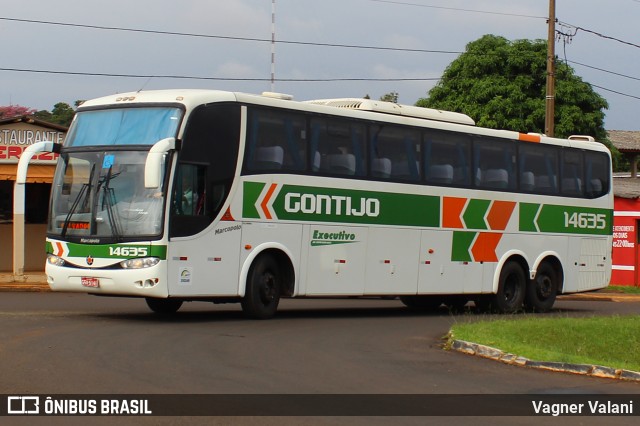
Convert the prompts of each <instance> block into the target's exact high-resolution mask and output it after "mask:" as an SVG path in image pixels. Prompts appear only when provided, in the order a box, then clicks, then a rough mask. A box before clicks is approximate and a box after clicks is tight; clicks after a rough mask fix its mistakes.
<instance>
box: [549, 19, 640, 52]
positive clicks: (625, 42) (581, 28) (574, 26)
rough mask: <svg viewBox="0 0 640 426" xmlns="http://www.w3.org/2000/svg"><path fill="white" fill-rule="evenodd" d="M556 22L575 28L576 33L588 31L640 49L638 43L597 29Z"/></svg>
mask: <svg viewBox="0 0 640 426" xmlns="http://www.w3.org/2000/svg"><path fill="white" fill-rule="evenodd" d="M558 23H559V24H561V25H565V26H567V27H572V28H575V29H576V33H577V31H584V32H585V33H590V34H593V35H596V36H598V37H601V38H604V39H607V40H613V41H617V42H618V43H622V44H626V45H628V46H631V47H637V48H639V49H640V44H636V43H632V42H630V41H625V40H622V39H619V38H616V37H611V36H608V35H605V34H602V33H599V32H597V31H593V30H590V29H587V28H584V27H579V26H577V25H573V24H569V23H567V22H560V21H559V22H558Z"/></svg>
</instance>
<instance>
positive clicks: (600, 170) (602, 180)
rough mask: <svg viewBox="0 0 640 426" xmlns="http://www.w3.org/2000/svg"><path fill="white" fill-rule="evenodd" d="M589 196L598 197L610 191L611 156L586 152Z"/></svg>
mask: <svg viewBox="0 0 640 426" xmlns="http://www.w3.org/2000/svg"><path fill="white" fill-rule="evenodd" d="M584 157H585V163H586V164H585V169H586V170H585V171H586V190H587V197H589V198H598V197H601V196H603V195H605V194H608V193H609V186H610V182H609V156H607V155H606V154H603V153H600V152H585V156H584Z"/></svg>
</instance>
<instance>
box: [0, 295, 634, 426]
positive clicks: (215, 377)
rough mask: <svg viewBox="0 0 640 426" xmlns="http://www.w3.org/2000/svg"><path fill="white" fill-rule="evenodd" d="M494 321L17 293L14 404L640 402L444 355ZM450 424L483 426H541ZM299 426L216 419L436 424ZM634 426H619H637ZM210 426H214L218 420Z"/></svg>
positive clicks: (9, 322) (605, 382)
mask: <svg viewBox="0 0 640 426" xmlns="http://www.w3.org/2000/svg"><path fill="white" fill-rule="evenodd" d="M639 311H640V303H639V302H633V303H616V302H601V301H598V302H591V301H559V302H558V303H557V304H556V309H555V310H554V311H553V312H552V313H550V314H547V315H563V316H565V315H572V316H573V315H576V316H580V315H586V316H591V315H612V314H620V315H624V314H637V313H638V312H639ZM484 318H486V316H484V315H480V314H475V313H468V312H467V313H462V314H456V315H453V314H451V313H449V312H447V311H446V310H442V311H439V312H436V313H419V312H415V311H410V310H407V309H405V308H404V307H403V305H402V304H401V303H400V302H399V301H397V300H378V299H365V300H355V299H339V300H284V301H283V302H282V303H281V307H280V310H279V312H278V315H277V317H276V318H274V319H272V320H268V321H252V320H246V319H244V317H243V316H242V314H241V311H240V307H239V305H213V304H208V303H201V302H193V303H188V304H185V305H184V306H183V308H182V309H181V310H180V313H179V314H178V315H177V316H176V317H173V318H170V319H168V318H162V317H158V316H157V315H155V314H152V313H151V312H150V311H149V310H148V309H147V307H146V305H145V303H144V301H142V300H137V299H126V298H101V297H93V296H88V295H80V294H64V293H10V292H6V293H0V373H1V375H2V378H1V380H0V394H11V395H15V394H18V395H20V394H87V395H90V394H158V393H163V394H212V393H213V394H254V393H260V394H262V393H264V394H281V393H283V394H345V393H347V394H389V393H391V394H461V393H463V394H505V395H509V394H523V393H526V394H529V393H530V394H585V393H588V394H624V393H633V394H636V393H640V384H639V383H633V382H623V381H617V380H610V379H597V378H592V377H585V376H577V375H570V374H563V373H554V372H548V371H540V370H533V369H526V368H521V367H515V366H509V365H505V364H501V363H497V362H495V361H491V360H486V359H481V358H477V357H472V356H468V355H464V354H461V353H457V352H450V351H445V350H443V349H442V347H441V346H442V343H443V340H442V338H443V336H444V335H445V334H446V332H447V331H448V329H449V327H450V326H451V324H452V323H454V322H456V321H476V320H478V319H484ZM622 343H623V342H622ZM637 410H638V411H640V406H639V407H637ZM58 419H59V418H58ZM428 419H429V420H434V418H428ZM441 419H446V421H447V422H448V423H452V424H474V425H475V424H533V423H534V421H535V423H536V424H537V423H539V422H540V420H541V419H538V418H526V417H524V418H505V417H501V418H497V419H491V418H488V417H485V418H475V419H474V418H469V417H461V418H456V419H457V420H456V421H454V422H452V421H451V419H454V418H441ZM576 419H578V420H576ZM10 420H11V421H12V423H11V424H34V422H33V421H34V420H37V421H42V422H43V424H52V423H51V420H52V419H51V418H49V419H44V418H38V419H33V418H31V419H28V418H11V419H10ZM45 420H47V422H46V423H45ZM67 420H68V421H65V422H64V423H60V424H75V423H74V422H75V421H77V422H78V424H86V420H85V421H81V420H82V419H80V418H75V419H67ZM95 420H96V421H97V422H98V424H102V423H100V422H102V421H104V422H105V423H104V424H112V423H114V422H113V421H109V420H108V419H105V418H99V419H95ZM299 420H300V419H292V418H290V417H287V418H276V417H269V418H246V417H244V418H226V419H225V418H215V423H216V424H238V423H243V424H301V423H304V424H323V425H324V424H388V423H394V424H424V423H425V419H424V418H422V419H421V418H413V417H401V418H399V420H398V421H395V420H394V421H393V422H389V420H388V418H365V419H363V418H358V419H354V418H339V417H338V418H335V417H332V418H322V417H307V418H305V419H304V421H303V422H300V421H299ZM356 420H357V421H356ZM545 420H551V421H555V420H560V419H557V418H554V419H551V418H547V419H545ZM629 420H632V419H629V418H627V419H624V418H616V419H611V421H607V422H606V423H607V424H631V423H630V422H629ZM574 421H575V422H578V423H573V422H574ZM186 422H189V423H199V422H204V418H192V419H186V418H172V417H167V418H155V420H154V421H151V419H148V418H147V419H143V418H132V417H125V418H118V422H117V423H118V424H124V423H126V424H129V423H131V424H183V423H186ZM590 422H592V423H590ZM2 423H4V421H2ZM92 423H96V422H93V421H92ZM207 423H208V424H212V421H211V419H208V420H207ZM434 423H438V422H434ZM563 424H602V419H600V420H599V419H596V418H585V417H578V418H570V419H567V418H565V419H563Z"/></svg>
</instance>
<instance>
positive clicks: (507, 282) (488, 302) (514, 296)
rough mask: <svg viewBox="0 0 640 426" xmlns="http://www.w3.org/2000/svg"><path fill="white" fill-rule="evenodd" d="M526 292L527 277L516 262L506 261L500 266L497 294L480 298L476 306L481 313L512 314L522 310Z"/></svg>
mask: <svg viewBox="0 0 640 426" xmlns="http://www.w3.org/2000/svg"><path fill="white" fill-rule="evenodd" d="M526 291H527V277H526V275H525V273H524V270H523V269H522V266H520V264H519V263H518V262H515V261H508V262H506V263H505V264H504V265H503V266H502V270H501V271H500V278H499V279H498V292H497V293H496V294H492V295H490V296H483V297H481V298H480V299H479V300H478V301H477V302H476V304H477V305H478V306H479V307H480V309H481V310H483V311H489V312H497V313H502V314H512V313H515V312H518V311H519V310H520V309H522V304H523V302H524V297H525V293H526Z"/></svg>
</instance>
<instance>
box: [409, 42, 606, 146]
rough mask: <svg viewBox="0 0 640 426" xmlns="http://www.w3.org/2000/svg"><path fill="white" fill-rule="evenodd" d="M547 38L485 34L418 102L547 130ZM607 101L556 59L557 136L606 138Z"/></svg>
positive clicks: (494, 124) (482, 121) (486, 121)
mask: <svg viewBox="0 0 640 426" xmlns="http://www.w3.org/2000/svg"><path fill="white" fill-rule="evenodd" d="M546 56H547V42H546V41H544V40H534V41H531V40H516V41H513V42H511V41H508V40H507V39H505V38H504V37H499V36H495V35H485V36H483V37H481V38H480V39H478V40H476V41H474V42H471V43H469V44H468V45H467V48H466V52H465V53H463V54H462V55H460V56H459V57H458V58H457V59H455V60H454V61H453V62H452V63H451V64H450V65H449V66H448V67H447V69H446V70H445V72H444V75H443V77H442V79H441V80H440V82H439V83H438V84H437V85H436V86H435V87H434V88H433V89H431V91H429V97H428V98H423V99H419V100H418V102H417V103H416V105H417V106H421V107H429V108H437V109H443V110H449V111H457V112H462V113H464V114H467V115H469V116H470V117H472V118H473V119H474V120H475V121H476V123H477V124H478V126H482V127H489V128H494V129H507V130H515V131H520V132H525V133H526V132H535V133H544V127H545V126H544V116H545V97H546ZM607 108H608V103H607V101H606V100H605V99H604V98H603V97H601V96H600V95H599V94H597V93H596V92H594V91H593V89H592V87H591V85H590V84H588V83H585V82H584V81H582V79H581V78H580V77H578V76H576V75H575V74H574V71H573V69H572V68H571V67H569V66H568V65H566V64H564V63H561V62H556V102H555V109H556V116H555V135H556V136H557V137H567V136H570V135H575V134H581V135H590V136H593V137H594V138H595V139H596V140H599V141H605V140H606V131H605V129H604V116H605V114H604V112H603V110H604V109H607Z"/></svg>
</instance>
